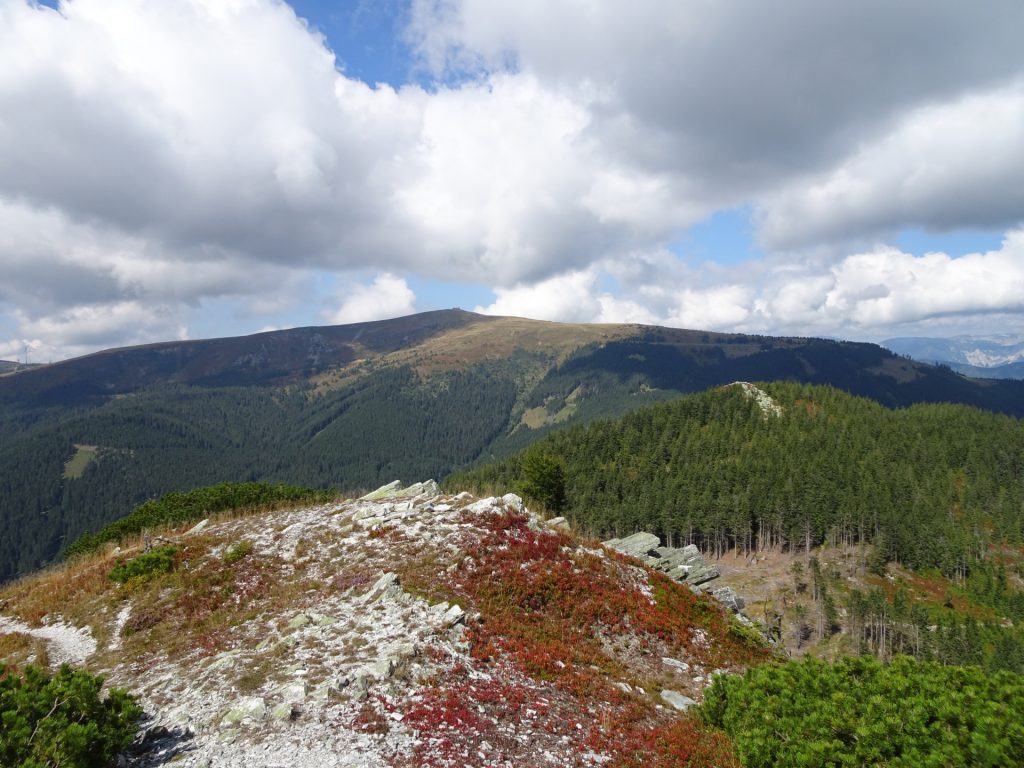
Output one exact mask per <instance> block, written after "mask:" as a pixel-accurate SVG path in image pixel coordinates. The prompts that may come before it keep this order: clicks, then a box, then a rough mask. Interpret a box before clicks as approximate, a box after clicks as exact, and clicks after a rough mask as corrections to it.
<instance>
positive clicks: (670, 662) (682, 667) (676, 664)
mask: <svg viewBox="0 0 1024 768" xmlns="http://www.w3.org/2000/svg"><path fill="white" fill-rule="evenodd" d="M661 663H662V664H664V665H665V666H666V667H671V668H672V669H674V670H676V671H677V672H689V671H690V665H689V664H687V663H686V662H685V661H680V660H679V659H673V658H672V657H671V656H662V658H661Z"/></svg>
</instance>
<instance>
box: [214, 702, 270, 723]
mask: <svg viewBox="0 0 1024 768" xmlns="http://www.w3.org/2000/svg"><path fill="white" fill-rule="evenodd" d="M266 716H267V702H265V701H264V700H263V699H262V698H260V697H259V696H250V697H248V698H245V699H240V700H239V701H237V702H236V703H235V706H233V707H232V708H231V709H229V710H228V711H227V712H225V713H224V715H223V717H221V720H220V721H221V724H222V725H238V724H239V723H241V722H243V721H245V720H262V719H263V718H265V717H266Z"/></svg>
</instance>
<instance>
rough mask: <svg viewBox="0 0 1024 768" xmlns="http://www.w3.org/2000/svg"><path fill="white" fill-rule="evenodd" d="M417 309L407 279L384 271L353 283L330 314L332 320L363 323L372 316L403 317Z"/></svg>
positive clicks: (383, 317) (376, 318)
mask: <svg viewBox="0 0 1024 768" xmlns="http://www.w3.org/2000/svg"><path fill="white" fill-rule="evenodd" d="M415 311H416V294H414V293H413V292H412V289H410V288H409V286H408V285H407V284H406V282H405V280H404V279H403V278H401V277H397V276H396V275H392V274H390V273H387V272H384V273H382V274H379V275H377V277H375V278H374V280H373V282H372V283H370V284H369V285H357V286H354V287H352V288H351V289H350V290H349V292H348V293H347V294H346V295H345V297H344V299H343V300H342V302H341V306H340V307H339V308H338V309H337V310H336V311H334V312H330V313H328V314H327V318H328V319H329V320H330V322H331V323H336V324H339V325H344V324H346V323H363V322H367V321H369V320H386V319H388V318H391V317H403V316H404V315H411V314H413V313H414V312H415Z"/></svg>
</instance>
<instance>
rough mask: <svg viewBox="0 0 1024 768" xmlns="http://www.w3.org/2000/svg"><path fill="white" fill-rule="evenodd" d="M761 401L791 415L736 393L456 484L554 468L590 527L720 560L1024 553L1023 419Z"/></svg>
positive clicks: (640, 417) (927, 408)
mask: <svg viewBox="0 0 1024 768" xmlns="http://www.w3.org/2000/svg"><path fill="white" fill-rule="evenodd" d="M763 390H764V391H765V392H767V393H768V394H769V395H770V396H771V397H772V398H773V399H774V400H775V401H776V402H777V403H778V405H779V406H780V407H781V412H779V413H775V412H772V411H771V410H770V409H769V410H768V411H765V410H763V408H762V406H761V405H760V404H759V403H758V402H757V400H756V399H754V398H753V397H751V396H750V393H749V392H748V391H747V390H745V389H744V388H743V387H741V386H730V387H724V388H718V389H714V390H709V391H706V392H703V393H700V394H696V395H690V396H687V397H683V398H680V399H679V400H676V401H674V402H671V403H665V404H661V405H657V406H654V407H651V408H645V409H643V410H639V411H636V412H633V413H631V414H628V415H627V416H624V417H623V418H621V419H619V420H617V421H605V422H600V423H595V424H592V425H589V426H586V427H577V428H571V429H566V430H564V431H561V432H558V433H556V434H553V435H550V436H549V437H547V438H545V439H544V440H542V441H540V442H539V443H537V444H535V445H534V446H533V447H532V448H530V449H529V450H528V451H527V452H526V453H525V454H520V455H516V456H513V457H510V458H507V459H505V460H502V461H499V462H496V463H493V464H491V465H489V466H485V467H483V468H481V469H478V470H475V471H473V472H470V473H468V474H465V475H459V476H456V477H455V478H452V479H451V481H450V482H451V484H452V485H453V486H455V485H458V486H463V485H468V486H487V485H492V484H493V485H503V484H504V485H511V484H515V483H517V482H519V483H522V482H523V481H524V480H525V479H527V475H528V474H529V472H528V471H526V470H530V471H536V470H534V469H531V467H530V463H531V460H532V463H533V465H534V466H537V465H538V464H540V465H544V464H545V463H547V464H549V465H554V466H556V467H557V468H558V469H559V471H560V472H561V473H563V475H564V495H565V499H566V501H565V514H566V515H567V516H568V517H569V518H570V519H571V520H572V521H573V522H574V523H575V524H577V525H578V526H580V527H581V528H584V529H586V530H588V531H591V532H593V533H595V534H597V535H601V536H613V535H615V536H618V535H624V534H628V533H632V532H634V531H638V530H648V531H652V532H655V533H657V534H659V535H661V536H662V537H663V538H665V539H666V540H668V541H673V542H678V541H684V542H695V543H697V544H699V545H700V546H701V547H702V548H704V549H705V550H709V551H712V552H715V553H721V552H723V551H724V550H726V549H728V548H732V547H738V548H741V549H743V550H751V549H756V548H759V547H771V546H775V545H782V546H784V547H789V548H804V549H809V548H810V547H815V546H818V545H821V544H823V543H826V542H829V543H847V544H854V543H873V544H874V545H875V546H876V547H877V549H878V553H879V554H878V556H879V557H880V558H881V559H883V560H895V561H897V562H900V563H903V564H906V565H908V566H910V567H913V568H927V567H934V568H938V569H940V570H941V571H942V572H944V573H946V574H955V573H958V572H959V573H963V572H965V570H966V569H967V568H968V566H969V565H970V563H971V562H972V561H973V560H975V559H977V558H978V557H980V556H981V555H983V553H984V552H985V548H986V547H987V546H988V545H989V543H990V542H992V541H1009V542H1020V541H1021V535H1022V523H1024V474H1022V473H1024V429H1022V428H1021V424H1020V422H1019V421H1018V420H1016V419H1013V418H1009V417H1005V416H998V415H994V414H991V413H986V412H984V411H980V410H977V409H973V408H967V407H964V406H956V405H915V406H912V407H909V408H905V409H900V410H890V409H887V408H885V407H883V406H881V405H879V404H878V403H875V402H872V401H870V400H867V399H864V398H858V397H852V396H850V395H848V394H846V393H844V392H841V391H839V390H837V389H834V388H831V387H822V386H808V385H800V384H794V383H773V384H767V385H764V386H763ZM538 457H540V461H538ZM524 465H525V467H524Z"/></svg>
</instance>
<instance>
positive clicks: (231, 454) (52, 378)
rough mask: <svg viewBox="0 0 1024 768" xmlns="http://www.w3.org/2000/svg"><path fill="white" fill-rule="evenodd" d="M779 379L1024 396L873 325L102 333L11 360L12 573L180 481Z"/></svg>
mask: <svg viewBox="0 0 1024 768" xmlns="http://www.w3.org/2000/svg"><path fill="white" fill-rule="evenodd" d="M778 379H782V380H793V381H799V382H805V383H814V384H830V385H832V386H835V387H837V388H840V389H842V390H845V391H847V392H850V393H852V394H856V395H862V396H865V397H870V398H872V399H874V400H876V401H878V402H880V403H882V404H883V405H886V406H890V407H898V406H906V405H911V404H913V403H918V402H956V403H963V404H967V405H973V406H977V407H980V408H984V409H987V410H990V411H996V412H1002V413H1007V414H1011V415H1014V416H1020V415H1022V414H1024V382H1014V381H985V382H983V381H977V380H970V379H966V378H964V377H962V376H960V375H957V374H956V373H954V372H953V371H950V370H947V369H944V368H940V367H935V366H929V365H925V364H922V363H917V362H914V361H912V360H907V359H905V358H901V357H898V356H897V355H894V354H892V353H891V352H889V351H887V350H885V349H883V348H882V347H879V346H876V345H873V344H861V343H852V342H838V341H829V340H823V339H810V338H772V337H767V336H745V335H740V334H720V333H710V332H703V331H692V330H680V329H672V328H659V327H652V326H640V325H569V324H560V323H549V322H541V321H534V320H523V319H519V318H508V317H489V316H483V315H476V314H472V313H469V312H463V311H460V310H445V311H438V312H428V313H423V314H418V315H412V316H409V317H404V318H398V319H395V320H385V321H379V322H373V323H358V324H354V325H345V326H331V327H322V328H296V329H292V330H284V331H274V332H270V333H261V334H255V335H252V336H245V337H239V338H223V339H210V340H205V341H176V342H168V343H161V344H151V345H147V346H141V347H130V348H124V349H115V350H108V351H104V352H99V353H96V354H93V355H88V356H85V357H81V358H77V359H74V360H68V361H64V362H60V363H54V364H51V365H47V366H41V367H38V368H34V369H31V370H27V371H21V372H18V373H16V374H13V375H9V376H4V377H2V378H0V530H3V531H4V535H3V536H2V537H0V580H3V579H5V578H8V577H10V576H11V575H13V574H16V573H19V572H24V571H27V570H29V569H31V568H34V567H36V566H37V565H38V564H40V563H42V562H45V561H47V560H48V559H50V558H52V557H53V556H54V555H55V554H56V553H57V552H58V551H59V550H60V549H61V548H62V547H63V546H65V545H66V544H67V543H69V542H70V541H73V540H74V539H75V538H77V537H78V536H79V535H80V534H82V533H83V532H85V531H89V530H94V529H96V528H99V527H100V526H102V525H104V524H106V523H108V522H110V521H111V520H113V519H116V518H117V517H119V516H121V515H124V514H125V513H127V512H128V511H129V510H131V509H132V508H133V507H134V506H135V505H137V504H139V503H140V502H141V501H144V500H146V499H148V498H150V497H152V496H154V495H158V494H162V493H165V492H167V491H171V490H179V489H187V488H193V487H197V486H202V485H209V484H211V483H216V482H221V481H252V480H264V481H271V482H287V483H293V484H300V485H306V486H314V487H328V486H334V487H338V488H344V489H356V488H371V487H376V486H377V485H380V484H382V483H384V482H388V481H390V480H393V479H395V478H402V479H411V478H428V477H434V478H437V479H441V478H443V477H445V476H447V475H448V474H450V473H451V472H453V471H455V470H457V469H462V468H467V467H470V466H473V465H474V464H475V463H477V462H479V461H481V460H484V459H489V458H492V457H500V456H504V455H507V454H509V453H511V452H513V451H516V450H519V449H521V448H523V447H525V446H526V445H528V444H530V443H531V442H533V441H534V440H536V439H537V438H539V437H541V436H543V435H546V434H548V433H549V432H551V431H553V430H555V429H558V428H560V427H562V426H565V425H570V424H574V423H583V422H588V421H593V420H594V419H597V418H605V417H617V416H620V415H622V414H624V413H626V412H628V411H631V410H634V409H636V408H638V407H640V406H642V405H645V404H650V403H654V402H658V401H662V400H667V399H672V398H675V397H677V396H679V395H680V394H684V393H689V392H696V391H700V390H704V389H707V388H708V387H712V386H716V385H720V384H727V383H730V382H733V381H737V380H744V381H769V380H778Z"/></svg>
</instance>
